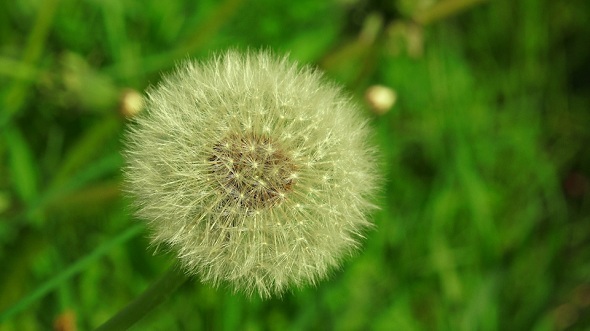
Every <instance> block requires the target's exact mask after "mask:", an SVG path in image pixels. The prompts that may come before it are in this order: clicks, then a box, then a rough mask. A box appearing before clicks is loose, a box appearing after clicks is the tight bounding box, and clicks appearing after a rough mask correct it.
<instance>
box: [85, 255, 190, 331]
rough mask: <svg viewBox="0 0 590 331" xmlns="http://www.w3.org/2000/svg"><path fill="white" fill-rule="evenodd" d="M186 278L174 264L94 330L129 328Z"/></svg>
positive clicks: (111, 330) (114, 330) (166, 297)
mask: <svg viewBox="0 0 590 331" xmlns="http://www.w3.org/2000/svg"><path fill="white" fill-rule="evenodd" d="M187 279H188V276H187V275H186V274H185V273H184V272H183V271H182V270H180V268H178V267H177V266H176V265H173V266H172V267H171V268H170V270H169V271H168V272H167V273H166V274H165V275H164V276H163V277H162V278H160V279H159V280H158V281H157V282H155V283H154V284H152V286H150V287H149V288H148V289H147V290H145V292H143V293H142V294H141V295H140V296H139V297H137V298H136V299H135V300H133V301H132V302H130V303H129V304H128V305H127V306H126V307H125V308H123V309H122V310H120V311H119V312H118V313H117V314H116V315H115V316H113V317H111V319H109V320H108V321H106V322H105V323H104V324H102V325H101V326H99V327H98V328H97V329H96V331H103V330H109V331H116V330H127V329H129V328H130V327H131V326H132V325H133V324H135V322H137V321H139V320H140V319H141V318H142V317H144V316H145V315H147V313H149V312H150V311H151V310H152V309H154V308H155V307H156V306H158V305H159V304H160V303H162V302H164V301H165V300H166V299H168V297H169V296H170V295H171V294H172V293H173V292H174V291H175V290H176V289H178V288H179V287H180V286H181V285H182V284H183V283H184V282H185V281H186V280H187Z"/></svg>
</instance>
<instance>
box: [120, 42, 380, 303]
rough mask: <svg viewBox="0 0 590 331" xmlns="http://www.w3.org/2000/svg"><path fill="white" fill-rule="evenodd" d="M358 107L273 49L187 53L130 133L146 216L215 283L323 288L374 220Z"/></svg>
mask: <svg viewBox="0 0 590 331" xmlns="http://www.w3.org/2000/svg"><path fill="white" fill-rule="evenodd" d="M358 113H359V112H358V109H357V108H356V106H355V105H354V104H352V103H351V102H350V101H349V98H348V97H346V96H344V95H343V93H342V92H341V91H340V89H339V88H338V87H336V86H334V85H332V84H330V83H327V82H326V81H324V79H323V78H322V75H321V74H320V73H319V72H317V71H315V70H313V69H311V68H309V67H301V66H298V65H296V64H293V63H291V62H289V61H288V59H287V58H285V57H282V58H281V57H279V58H277V57H275V56H273V55H272V54H271V53H269V52H248V53H246V54H240V53H238V52H235V51H229V52H227V53H224V54H221V55H218V56H217V57H214V58H213V59H211V60H210V61H208V62H204V63H197V62H185V63H183V64H182V65H180V66H179V67H178V69H177V70H176V71H175V72H174V73H172V74H171V75H169V76H167V77H165V78H164V79H163V81H162V82H161V83H160V84H159V85H158V86H157V87H156V88H154V89H151V90H150V91H149V93H148V100H147V103H146V111H144V112H143V113H141V114H139V115H138V117H137V118H136V121H135V123H134V124H133V125H131V126H130V128H129V130H128V132H127V135H126V150H125V157H126V161H127V166H126V168H125V178H126V187H127V191H128V192H129V193H130V194H131V195H132V196H133V197H134V198H135V204H136V207H137V216H138V217H140V218H142V219H145V220H147V221H148V222H149V226H150V228H151V230H152V234H153V241H154V243H156V244H160V243H165V244H167V245H169V246H170V247H171V248H172V249H173V250H174V251H176V252H177V253H178V257H179V259H180V261H181V263H182V265H183V267H184V268H185V269H186V270H187V271H188V272H189V273H191V274H196V275H198V276H199V277H200V278H201V279H202V280H203V281H204V282H209V283H212V284H214V285H219V284H228V285H229V286H231V287H232V288H233V289H234V290H238V291H243V292H245V293H247V294H252V293H258V294H259V295H260V296H261V297H269V296H271V295H274V294H277V295H280V294H281V293H282V292H284V291H285V290H286V289H288V288H289V287H290V286H293V285H295V286H301V285H304V284H309V283H311V284H314V283H316V282H317V281H318V280H319V279H321V278H323V277H325V276H326V274H327V272H328V271H329V270H330V269H331V268H334V267H336V266H337V265H338V263H339V262H340V261H341V260H342V258H343V257H344V256H345V255H346V254H347V253H350V252H351V251H352V250H353V249H354V248H356V247H357V246H358V239H359V238H361V237H362V232H363V230H364V229H365V228H367V227H368V226H370V224H371V223H370V222H369V221H368V219H367V213H368V212H369V211H370V210H371V209H373V208H374V206H373V205H372V204H371V202H370V198H371V196H372V194H373V193H374V191H375V187H376V181H377V176H376V165H375V154H374V151H373V149H372V148H371V147H370V146H369V144H368V142H367V139H368V130H367V128H366V125H365V123H364V121H363V120H361V119H360V118H359V116H358Z"/></svg>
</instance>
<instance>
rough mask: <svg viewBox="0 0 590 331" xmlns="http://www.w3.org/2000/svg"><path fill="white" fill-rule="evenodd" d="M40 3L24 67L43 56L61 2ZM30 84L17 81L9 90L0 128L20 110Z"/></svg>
mask: <svg viewBox="0 0 590 331" xmlns="http://www.w3.org/2000/svg"><path fill="white" fill-rule="evenodd" d="M40 3H41V6H40V8H38V11H37V13H38V14H37V19H36V21H35V25H33V29H32V31H31V33H30V34H29V36H28V39H27V46H26V48H25V50H24V54H23V65H34V64H35V63H37V61H38V60H39V58H40V57H41V54H43V49H44V48H45V41H46V40H47V36H48V35H49V29H50V26H51V24H52V22H53V18H54V14H55V12H56V9H57V5H58V3H59V0H47V1H42V2H40ZM30 84H31V81H15V82H14V83H13V85H12V86H10V89H8V90H7V92H6V94H5V98H4V104H5V106H4V111H3V112H2V113H0V128H1V127H3V126H5V125H6V124H7V123H8V121H9V120H10V118H11V117H12V116H13V115H14V114H16V113H17V112H18V111H19V110H20V108H21V106H22V105H23V103H24V101H25V97H26V95H27V90H28V88H29V86H30Z"/></svg>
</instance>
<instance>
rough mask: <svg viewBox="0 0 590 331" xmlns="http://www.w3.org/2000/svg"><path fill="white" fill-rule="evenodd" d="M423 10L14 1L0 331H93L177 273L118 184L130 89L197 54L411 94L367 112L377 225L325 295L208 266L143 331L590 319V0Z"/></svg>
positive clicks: (8, 42)
mask: <svg viewBox="0 0 590 331" xmlns="http://www.w3.org/2000/svg"><path fill="white" fill-rule="evenodd" d="M440 2H444V3H443V4H441V3H440ZM419 3H420V2H417V1H408V0H398V1H390V2H386V1H360V0H357V1H327V2H321V1H311V0H305V1H297V2H274V1H270V0H260V1H248V0H225V1H213V0H209V1H188V0H179V1H156V0H148V1H135V0H121V1H111V0H109V1H92V0H88V1H74V0H61V1H57V0H48V1H34V0H21V1H4V2H2V3H1V4H0V137H1V138H0V174H1V175H0V266H1V267H0V330H48V329H51V328H52V327H53V325H54V323H55V321H56V320H58V319H60V318H63V316H64V313H65V312H71V313H73V314H72V315H73V316H75V324H76V326H77V327H78V329H79V330H88V329H92V328H94V327H97V326H98V325H100V324H101V323H102V322H104V321H105V320H106V319H108V318H109V317H110V316H112V315H113V314H115V313H116V312H117V311H118V310H119V309H120V308H122V307H123V306H124V305H125V304H126V303H128V302H129V301H131V300H132V299H133V298H135V297H136V296H138V295H139V294H140V293H141V292H142V291H143V290H144V289H145V288H147V287H148V286H149V284H151V283H152V282H153V281H155V280H157V279H158V278H160V276H161V275H162V274H164V273H165V271H166V269H167V268H168V266H169V265H170V264H172V263H173V261H174V254H173V253H170V252H165V251H164V252H162V250H160V251H158V253H157V254H154V251H155V248H154V247H150V246H149V239H148V235H149V234H148V233H147V232H146V231H144V230H143V228H142V225H141V224H142V223H141V222H138V220H136V219H134V218H133V217H131V216H130V212H129V208H128V207H127V206H128V205H129V201H128V200H126V198H125V197H123V196H122V195H121V193H120V190H119V186H120V182H121V175H120V168H121V166H122V165H123V160H122V157H121V156H120V154H119V153H120V150H121V142H120V137H121V134H122V132H123V130H124V128H125V126H126V123H125V122H126V120H125V119H124V118H123V117H122V116H120V115H119V114H118V108H119V105H118V104H119V98H120V96H121V94H122V93H123V92H124V91H125V89H127V88H132V89H135V90H137V91H143V90H144V89H145V88H146V87H148V86H150V85H153V84H156V83H157V82H158V80H159V79H160V77H161V72H167V71H169V70H170V69H171V68H173V67H174V65H175V64H176V63H178V61H180V60H182V59H185V58H189V57H190V58H204V57H207V56H209V55H210V54H212V53H213V52H216V51H219V50H223V49H227V48H238V49H246V48H260V47H268V48H270V49H273V50H275V51H276V52H279V53H287V52H288V53H290V54H291V57H292V58H294V59H296V60H299V61H301V62H304V63H310V64H315V65H318V66H320V67H322V68H323V69H325V70H326V72H327V75H328V76H329V77H331V78H332V79H334V80H336V81H338V82H340V83H342V84H344V85H345V86H346V87H347V88H348V89H349V91H350V92H351V93H352V94H353V95H354V97H355V98H356V99H357V100H358V102H359V103H364V101H363V93H364V91H365V90H366V88H367V87H368V86H370V85H372V84H382V85H387V86H389V87H391V88H393V89H395V90H396V92H397V95H398V101H397V103H396V105H395V107H394V108H393V109H392V110H391V111H390V112H388V113H387V114H385V115H382V116H377V115H373V114H371V112H370V111H369V110H368V107H366V113H365V115H366V117H367V118H369V119H370V121H371V124H372V126H373V128H374V130H375V141H376V143H377V144H378V145H379V149H380V153H381V159H382V165H381V169H382V172H383V174H384V178H385V180H384V183H383V189H382V193H381V195H380V197H379V200H378V201H377V203H378V204H379V205H380V206H381V210H380V211H379V212H377V213H375V215H374V221H375V223H376V227H375V229H374V230H372V231H371V232H369V233H368V234H367V239H366V241H365V242H364V246H363V249H362V250H361V251H360V252H359V253H358V254H357V255H355V256H354V257H351V258H349V259H348V260H347V262H346V263H345V265H343V266H342V268H341V269H340V270H334V271H333V272H332V275H331V277H330V279H328V280H326V281H323V282H321V283H319V284H318V285H317V286H316V287H308V288H304V289H294V291H293V292H292V293H289V294H287V295H285V296H284V297H283V298H282V299H273V300H270V301H260V300H258V299H248V298H246V297H244V296H243V295H241V294H234V293H231V292H230V291H228V290H227V289H225V288H219V289H214V288H211V287H209V286H207V285H203V284H201V283H200V282H199V280H198V279H194V280H192V281H189V282H188V283H186V284H184V285H183V286H182V287H181V288H180V290H178V291H177V293H175V294H174V295H173V296H172V298H171V299H170V300H169V301H167V302H165V303H164V304H163V305H162V306H160V307H159V308H158V309H156V310H154V311H153V312H152V313H151V314H150V315H149V316H147V317H146V318H145V319H143V320H142V321H141V322H140V323H139V325H137V326H136V328H135V329H137V330H146V329H147V330H174V329H179V330H201V329H215V330H217V329H221V330H236V329H245V330H266V329H268V330H331V329H333V330H555V329H558V330H559V329H566V328H567V329H568V330H586V329H588V328H590V318H589V316H590V180H589V178H590V170H589V169H590V152H589V151H588V146H590V112H589V111H588V110H589V109H590V80H588V77H590V49H589V48H588V46H587V36H588V35H589V34H590V15H589V14H588V13H590V3H588V2H587V1H585V0H573V1H567V2H562V1H550V0H523V1H509V0H498V1H490V2H482V1H465V0H441V1H438V5H434V6H432V7H430V8H426V9H424V8H421V7H420V5H418V4H419ZM423 3H429V1H424V2H423ZM432 3H437V1H432ZM449 4H450V6H449ZM462 5H464V6H462ZM449 8H451V10H450V9H449ZM414 21H418V22H426V23H428V24H426V25H419V24H418V23H415V22H414ZM72 315H70V316H72Z"/></svg>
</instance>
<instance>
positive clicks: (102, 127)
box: [50, 116, 122, 189]
mask: <svg viewBox="0 0 590 331" xmlns="http://www.w3.org/2000/svg"><path fill="white" fill-rule="evenodd" d="M121 125H122V122H121V120H120V119H119V118H117V117H116V116H109V117H107V118H105V119H104V120H102V121H100V122H98V123H97V124H96V125H94V126H93V127H92V128H90V129H89V130H88V131H87V132H86V134H85V135H84V136H83V137H82V138H80V139H79V140H78V142H77V143H76V145H74V146H73V147H72V148H70V149H69V150H68V152H67V154H66V156H65V158H64V161H63V162H62V165H61V167H60V169H59V170H58V172H57V174H56V175H55V177H54V178H53V181H52V183H51V185H50V187H51V188H52V189H55V188H56V187H58V186H60V185H62V184H63V183H64V182H66V181H67V180H68V179H69V178H70V176H71V175H72V173H74V172H75V171H76V170H77V169H79V168H82V166H84V165H86V164H87V163H89V162H90V161H91V160H92V159H93V158H94V157H96V156H97V155H100V154H101V153H102V152H103V148H102V147H103V146H104V144H105V141H108V140H110V139H112V137H113V136H116V135H117V134H118V133H119V130H120V128H121Z"/></svg>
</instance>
